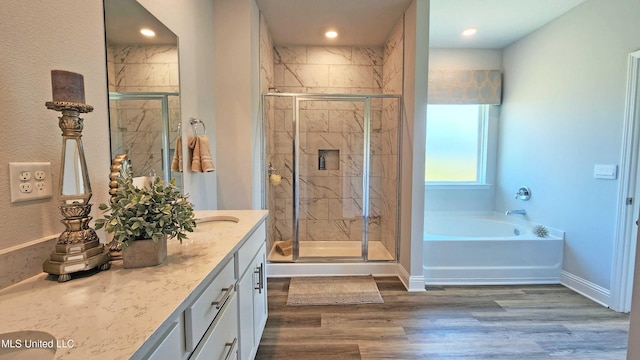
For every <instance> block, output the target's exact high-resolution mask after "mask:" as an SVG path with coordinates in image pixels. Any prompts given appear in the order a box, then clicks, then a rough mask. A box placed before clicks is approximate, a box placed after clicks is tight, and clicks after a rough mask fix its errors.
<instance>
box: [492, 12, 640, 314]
mask: <svg viewBox="0 0 640 360" xmlns="http://www.w3.org/2000/svg"><path fill="white" fill-rule="evenodd" d="M638 14H640V2H638V1H637V0H611V1H604V0H590V1H587V2H585V3H584V4H582V5H580V6H578V7H577V8H575V9H574V10H572V11H571V12H569V13H567V14H565V15H564V16H562V17H560V18H559V19H557V20H556V21H553V22H552V23H550V24H548V25H546V26H544V27H543V28H541V29H540V30H538V31H537V32H535V33H533V34H532V35H530V36H528V37H526V38H524V39H522V40H521V41H519V42H517V43H515V44H513V45H511V46H509V47H507V48H506V49H505V50H504V58H503V66H504V90H503V105H502V116H501V120H500V121H501V123H500V143H499V149H500V150H499V154H500V155H499V159H498V186H499V187H498V193H497V197H496V208H497V209H506V208H525V209H526V210H527V212H528V216H529V218H530V219H531V220H532V221H534V222H537V223H540V224H543V225H547V226H551V227H555V228H559V229H562V230H564V231H565V232H566V243H565V255H564V271H565V274H564V279H563V281H567V282H569V283H570V285H574V286H577V285H580V287H582V289H581V290H582V291H584V292H587V293H588V294H589V295H590V296H593V297H594V298H598V299H599V300H600V301H602V302H605V303H606V301H607V300H608V296H609V293H608V292H609V289H610V288H611V274H612V256H613V255H612V254H613V244H614V235H615V221H616V211H617V203H616V202H617V190H618V185H619V180H600V179H594V178H593V166H594V164H616V165H619V164H620V153H621V141H622V124H623V112H624V101H625V85H626V69H627V64H626V62H627V55H628V54H629V53H630V52H632V51H633V50H635V49H638V48H639V47H640V36H639V35H638V27H637V24H638ZM587 25H588V26H587ZM522 185H526V186H530V187H531V189H532V197H531V200H529V201H527V202H522V201H520V200H515V199H514V196H513V194H514V193H515V192H516V190H517V189H518V187H520V186H522Z"/></svg>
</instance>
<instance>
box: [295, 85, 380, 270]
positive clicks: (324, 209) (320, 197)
mask: <svg viewBox="0 0 640 360" xmlns="http://www.w3.org/2000/svg"><path fill="white" fill-rule="evenodd" d="M369 110H370V99H369V98H367V97H355V96H339V97H332V96H319V95H317V96H300V97H297V98H296V100H295V103H294V109H293V115H294V120H293V129H292V130H294V133H295V136H294V146H293V152H294V154H293V159H294V164H293V169H294V176H293V179H294V184H293V188H294V198H293V204H292V205H293V209H292V210H293V214H292V216H293V232H294V233H295V234H297V239H298V242H295V241H294V244H293V260H294V261H296V260H302V261H305V260H307V261H315V262H318V261H323V260H327V261H329V260H330V259H336V258H339V259H341V260H354V261H363V260H364V261H366V260H367V258H368V241H367V237H368V222H369V220H370V216H369V162H370V157H369V155H370V154H369V153H370V151H369V149H370V145H369V143H370V127H371V119H370V111H369Z"/></svg>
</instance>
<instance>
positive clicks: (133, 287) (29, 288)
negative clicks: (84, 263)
mask: <svg viewBox="0 0 640 360" xmlns="http://www.w3.org/2000/svg"><path fill="white" fill-rule="evenodd" d="M218 215H230V216H235V217H237V218H238V219H239V220H240V221H239V222H238V223H237V224H236V223H229V222H224V224H226V225H220V226H218V225H214V223H201V224H198V226H197V227H196V231H195V232H193V233H187V235H188V237H189V238H188V239H186V240H184V241H183V243H182V244H180V243H179V242H178V240H176V239H171V240H169V241H168V250H167V259H166V260H165V261H164V262H163V263H162V264H161V265H158V266H155V267H147V268H140V269H124V268H123V267H122V262H121V261H114V262H112V265H111V269H109V270H106V271H102V272H97V273H93V275H85V276H81V275H77V274H74V275H72V279H71V280H70V281H67V282H64V283H58V282H57V276H50V275H48V274H46V273H42V274H40V275H37V276H34V277H31V278H29V279H27V280H24V281H22V282H20V283H17V284H15V285H12V286H10V287H8V288H5V289H3V290H1V291H0V309H1V310H0V312H1V314H2V315H1V316H0V333H5V332H13V331H21V330H38V331H45V332H48V333H50V334H51V335H53V337H54V338H55V339H56V340H57V342H58V343H60V344H67V345H71V346H73V347H71V346H69V347H68V348H60V347H59V348H58V350H57V352H56V355H55V359H128V358H130V357H131V356H132V355H133V354H134V353H136V351H137V350H138V349H139V348H140V346H141V345H142V344H144V342H145V341H147V340H148V339H149V338H150V336H151V335H152V334H153V333H154V331H156V329H158V328H159V327H160V326H161V325H162V324H163V323H164V322H165V321H166V320H168V319H172V318H173V317H174V316H176V315H177V314H179V313H180V312H181V311H182V310H183V309H184V306H186V304H185V303H186V302H188V301H190V300H191V299H192V298H194V297H195V296H196V295H197V294H192V292H193V291H194V290H195V289H196V288H197V287H198V286H199V285H200V286H204V285H205V284H203V282H204V280H205V279H207V278H208V277H211V276H213V275H214V274H212V272H213V270H217V269H216V268H217V267H218V265H220V264H222V263H226V261H225V260H227V259H229V258H230V257H231V256H232V255H233V253H234V252H235V251H236V250H237V249H238V248H239V246H240V245H241V244H242V243H243V242H244V240H246V239H247V238H248V235H249V234H250V233H251V232H252V231H253V230H254V229H255V228H256V227H257V225H258V224H259V223H260V221H261V220H263V219H264V218H265V217H266V215H267V211H264V210H201V211H196V218H199V219H204V218H207V217H210V216H218ZM221 224H222V223H221ZM185 300H186V301H185ZM136 355H137V354H136Z"/></svg>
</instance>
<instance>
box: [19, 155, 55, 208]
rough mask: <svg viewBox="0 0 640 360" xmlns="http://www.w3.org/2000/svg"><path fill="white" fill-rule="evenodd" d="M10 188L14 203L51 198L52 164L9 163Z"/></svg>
mask: <svg viewBox="0 0 640 360" xmlns="http://www.w3.org/2000/svg"><path fill="white" fill-rule="evenodd" d="M9 187H10V189H11V202H12V203H16V202H21V201H30V200H38V199H47V198H51V197H52V196H53V191H52V189H51V188H52V185H51V163H50V162H26V163H15V162H12V163H9Z"/></svg>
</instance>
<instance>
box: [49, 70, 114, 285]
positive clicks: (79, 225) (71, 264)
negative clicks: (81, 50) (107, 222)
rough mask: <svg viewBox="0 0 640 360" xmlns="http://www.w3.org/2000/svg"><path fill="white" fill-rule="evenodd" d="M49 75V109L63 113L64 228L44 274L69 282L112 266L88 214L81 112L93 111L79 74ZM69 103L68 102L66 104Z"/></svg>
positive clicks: (60, 120)
mask: <svg viewBox="0 0 640 360" xmlns="http://www.w3.org/2000/svg"><path fill="white" fill-rule="evenodd" d="M51 73H52V87H53V95H54V96H53V99H54V100H53V101H48V102H47V103H46V106H47V108H48V109H51V110H56V111H60V112H62V116H61V117H59V118H58V119H59V123H58V125H59V126H60V129H61V130H62V139H63V140H62V165H61V167H62V171H61V172H60V191H59V195H60V197H61V199H62V201H63V204H62V205H61V206H60V212H61V213H62V216H63V217H64V219H63V220H61V221H60V222H62V223H63V224H64V226H65V228H66V229H65V231H63V232H62V233H61V234H60V236H59V237H58V242H57V243H56V246H55V249H54V251H53V252H52V253H51V256H50V257H49V259H47V260H45V261H44V263H43V264H42V268H43V270H44V271H45V272H47V273H49V274H52V275H58V282H64V281H68V280H70V279H71V274H72V273H76V272H79V271H86V270H91V269H94V268H99V269H100V270H106V269H109V268H110V267H111V264H110V262H109V261H110V257H109V250H108V249H106V248H105V247H104V246H103V245H102V244H100V239H99V238H98V235H97V234H96V232H95V231H94V230H93V229H92V228H90V227H89V222H90V221H91V219H92V217H91V216H89V213H90V212H91V204H90V203H89V200H90V199H91V195H92V194H91V184H90V183H89V173H88V171H87V164H86V161H85V156H84V149H83V146H82V129H83V126H84V125H83V119H82V118H81V117H80V114H81V113H88V112H91V111H93V107H92V106H91V105H87V104H84V103H81V102H77V101H84V83H83V78H82V75H80V74H75V73H70V72H66V71H60V70H54V71H52V72H51ZM69 100H71V101H69Z"/></svg>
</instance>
